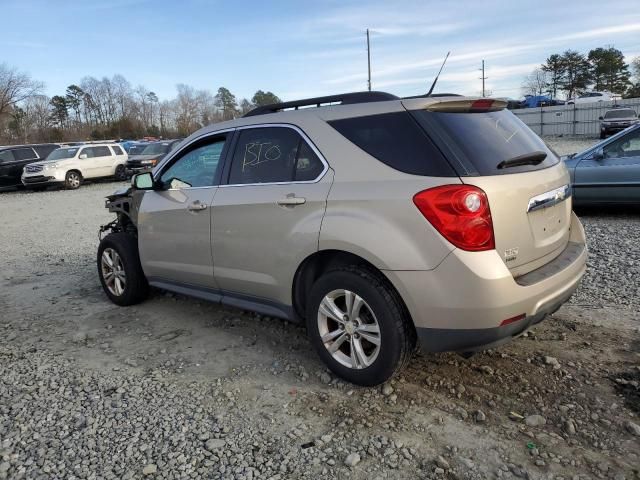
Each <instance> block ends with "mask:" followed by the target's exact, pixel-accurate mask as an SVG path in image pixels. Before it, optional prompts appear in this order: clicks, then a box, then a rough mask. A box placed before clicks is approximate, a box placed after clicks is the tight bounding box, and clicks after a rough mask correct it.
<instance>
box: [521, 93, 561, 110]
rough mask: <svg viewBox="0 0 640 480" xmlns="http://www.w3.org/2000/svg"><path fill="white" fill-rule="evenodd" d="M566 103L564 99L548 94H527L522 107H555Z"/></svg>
mask: <svg viewBox="0 0 640 480" xmlns="http://www.w3.org/2000/svg"><path fill="white" fill-rule="evenodd" d="M556 105H564V100H558V99H556V98H551V97H550V96H548V95H525V96H524V100H523V101H522V104H521V108H536V107H553V106H556Z"/></svg>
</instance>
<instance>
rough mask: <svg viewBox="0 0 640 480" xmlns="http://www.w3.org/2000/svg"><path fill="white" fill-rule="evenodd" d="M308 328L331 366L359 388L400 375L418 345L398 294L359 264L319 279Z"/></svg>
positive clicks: (329, 273) (313, 294)
mask: <svg viewBox="0 0 640 480" xmlns="http://www.w3.org/2000/svg"><path fill="white" fill-rule="evenodd" d="M307 330H308V332H309V336H310V338H311V342H312V343H313V345H314V347H315V349H316V351H317V352H318V354H319V355H320V357H321V358H322V360H323V361H324V362H325V363H326V364H327V366H328V367H329V368H330V369H331V370H332V371H333V372H334V373H336V374H337V375H339V376H340V377H342V378H344V379H346V380H348V381H350V382H353V383H356V384H359V385H377V384H380V383H383V382H385V381H387V380H388V379H389V378H391V377H392V376H393V375H395V374H396V373H397V372H399V371H400V370H401V369H402V368H403V367H404V365H405V364H406V363H407V362H408V360H409V359H410V358H411V354H412V352H413V351H414V347H415V342H416V336H415V330H414V329H413V325H412V322H411V319H410V318H409V315H408V314H407V312H406V309H405V307H404V305H403V304H402V301H401V300H400V298H399V297H398V294H397V293H396V292H395V291H394V290H393V289H392V288H391V287H390V286H389V285H388V284H387V283H386V282H385V281H384V280H383V279H382V278H381V277H380V276H379V275H378V274H376V273H375V272H372V271H370V270H368V269H366V268H361V267H355V266H352V267H346V268H343V269H339V270H333V271H331V272H328V273H326V274H324V275H322V277H320V278H319V279H318V280H317V281H316V283H315V284H314V285H313V288H312V290H311V295H310V297H309V303H308V307H307Z"/></svg>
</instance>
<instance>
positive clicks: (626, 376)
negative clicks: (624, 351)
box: [610, 339, 640, 414]
mask: <svg viewBox="0 0 640 480" xmlns="http://www.w3.org/2000/svg"><path fill="white" fill-rule="evenodd" d="M629 350H630V351H631V352H635V353H636V354H638V353H640V339H636V340H634V341H633V342H631V348H630V349H629ZM632 369H633V370H631V371H627V372H621V373H619V374H618V375H614V376H611V377H610V379H611V380H612V381H613V382H614V389H615V391H616V393H617V394H618V395H622V397H624V403H625V405H626V406H627V408H629V409H630V410H632V411H634V412H635V413H637V414H640V367H637V366H633V367H632Z"/></svg>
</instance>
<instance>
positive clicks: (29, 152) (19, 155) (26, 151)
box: [13, 148, 38, 160]
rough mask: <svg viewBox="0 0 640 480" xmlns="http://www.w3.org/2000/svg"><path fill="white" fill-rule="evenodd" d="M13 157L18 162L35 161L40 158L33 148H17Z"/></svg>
mask: <svg viewBox="0 0 640 480" xmlns="http://www.w3.org/2000/svg"><path fill="white" fill-rule="evenodd" d="M13 156H14V157H15V159H16V160H33V159H35V158H38V156H37V155H36V152H34V151H33V148H16V149H15V150H14V151H13Z"/></svg>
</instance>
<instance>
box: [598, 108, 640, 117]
mask: <svg viewBox="0 0 640 480" xmlns="http://www.w3.org/2000/svg"><path fill="white" fill-rule="evenodd" d="M635 116H636V112H635V111H634V110H631V109H630V108H629V109H620V110H610V111H608V112H607V113H605V114H604V118H606V119H607V120H611V119H613V118H635Z"/></svg>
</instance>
